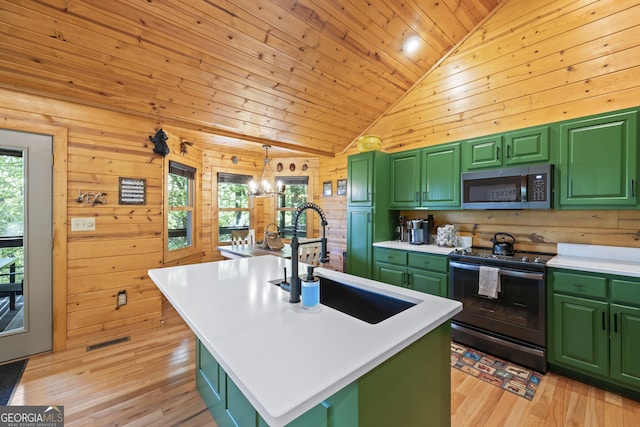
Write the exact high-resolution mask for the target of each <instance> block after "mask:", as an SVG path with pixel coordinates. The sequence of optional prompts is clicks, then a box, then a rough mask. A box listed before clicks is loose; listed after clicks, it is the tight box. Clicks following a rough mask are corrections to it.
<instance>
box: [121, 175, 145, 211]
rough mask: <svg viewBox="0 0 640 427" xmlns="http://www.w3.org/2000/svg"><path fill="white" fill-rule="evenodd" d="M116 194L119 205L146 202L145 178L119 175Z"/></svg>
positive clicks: (142, 203)
mask: <svg viewBox="0 0 640 427" xmlns="http://www.w3.org/2000/svg"><path fill="white" fill-rule="evenodd" d="M118 194H119V197H118V199H119V203H120V204H121V205H144V204H146V202H147V200H146V196H147V180H146V179H144V178H122V177H120V190H119V193H118Z"/></svg>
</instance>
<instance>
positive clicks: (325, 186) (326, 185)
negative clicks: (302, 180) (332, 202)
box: [322, 181, 332, 197]
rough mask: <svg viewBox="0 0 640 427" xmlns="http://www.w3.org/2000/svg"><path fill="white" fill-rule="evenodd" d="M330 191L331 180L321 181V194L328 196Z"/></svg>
mask: <svg viewBox="0 0 640 427" xmlns="http://www.w3.org/2000/svg"><path fill="white" fill-rule="evenodd" d="M331 193H332V190H331V181H325V182H323V183H322V195H323V196H325V197H326V196H330V195H331Z"/></svg>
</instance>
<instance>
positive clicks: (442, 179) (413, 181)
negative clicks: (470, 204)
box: [390, 143, 460, 209]
mask: <svg viewBox="0 0 640 427" xmlns="http://www.w3.org/2000/svg"><path fill="white" fill-rule="evenodd" d="M390 158H391V208H392V209H412V208H450V209H457V208H460V144H459V143H451V144H443V145H437V146H433V147H428V148H424V149H421V150H411V151H405V152H401V153H395V154H392V155H391V156H390Z"/></svg>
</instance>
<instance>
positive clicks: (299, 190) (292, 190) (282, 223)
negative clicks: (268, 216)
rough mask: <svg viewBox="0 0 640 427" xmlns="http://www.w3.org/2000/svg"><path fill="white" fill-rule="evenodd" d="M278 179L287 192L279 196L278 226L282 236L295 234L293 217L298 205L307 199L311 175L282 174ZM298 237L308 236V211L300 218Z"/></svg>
mask: <svg viewBox="0 0 640 427" xmlns="http://www.w3.org/2000/svg"><path fill="white" fill-rule="evenodd" d="M276 181H278V182H281V183H282V184H283V185H284V186H285V192H284V194H283V195H281V196H277V197H278V207H277V213H276V215H277V218H278V228H280V235H281V236H282V237H292V236H293V217H294V214H295V211H296V209H297V208H298V206H300V205H302V204H304V203H306V201H307V187H308V183H309V177H306V176H282V177H277V178H276ZM297 235H298V237H307V213H306V212H303V213H302V214H301V215H300V218H299V219H298V232H297Z"/></svg>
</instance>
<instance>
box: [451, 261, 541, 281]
mask: <svg viewBox="0 0 640 427" xmlns="http://www.w3.org/2000/svg"><path fill="white" fill-rule="evenodd" d="M449 267H451V268H463V269H465V270H473V271H480V266H479V265H476V264H465V263H462V262H457V261H449ZM496 268H497V267H496ZM498 269H499V270H500V275H501V276H511V277H519V278H522V279H533V280H543V279H544V273H532V272H530V271H515V270H510V269H505V268H498Z"/></svg>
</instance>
